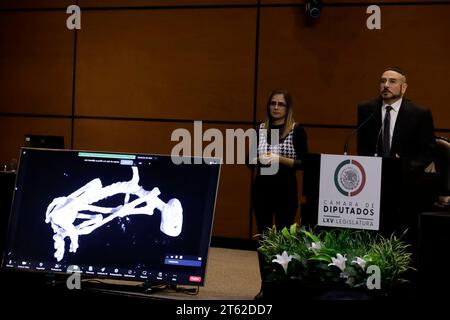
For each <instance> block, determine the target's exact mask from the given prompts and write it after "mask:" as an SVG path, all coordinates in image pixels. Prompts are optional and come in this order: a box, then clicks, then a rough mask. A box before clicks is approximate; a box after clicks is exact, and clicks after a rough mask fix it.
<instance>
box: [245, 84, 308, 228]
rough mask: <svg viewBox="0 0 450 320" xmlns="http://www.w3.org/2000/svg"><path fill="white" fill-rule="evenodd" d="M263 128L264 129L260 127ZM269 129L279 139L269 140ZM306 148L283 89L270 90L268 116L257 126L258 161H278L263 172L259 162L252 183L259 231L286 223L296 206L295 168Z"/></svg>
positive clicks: (280, 226) (305, 142)
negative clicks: (273, 168) (269, 171)
mask: <svg viewBox="0 0 450 320" xmlns="http://www.w3.org/2000/svg"><path fill="white" fill-rule="evenodd" d="M263 129H265V130H263ZM272 130H278V134H279V135H278V136H279V141H271V136H272V132H271V131H272ZM307 152H308V144H307V138H306V132H305V130H304V129H303V128H302V127H301V126H300V125H298V124H296V123H295V120H294V115H293V110H292V100H291V97H290V95H289V93H288V92H287V91H285V90H276V91H273V92H272V93H271V94H270V96H269V99H268V101H267V118H266V120H265V122H264V123H261V124H260V125H259V128H258V160H259V161H258V162H259V163H260V164H263V165H264V164H266V165H272V164H273V162H274V161H276V162H278V166H279V167H278V171H277V172H276V173H275V174H271V175H264V174H262V172H261V169H262V167H261V166H258V170H257V174H256V177H255V183H254V189H253V190H254V193H253V208H254V211H255V217H256V224H257V227H258V232H259V233H262V232H263V231H265V230H266V229H267V228H269V227H272V225H273V217H275V225H276V227H277V229H278V230H280V229H282V228H283V227H289V226H290V225H291V224H292V223H293V222H294V218H295V214H296V212H297V209H298V189H297V176H296V170H298V169H301V168H302V164H303V159H304V157H305V155H306V154H307Z"/></svg>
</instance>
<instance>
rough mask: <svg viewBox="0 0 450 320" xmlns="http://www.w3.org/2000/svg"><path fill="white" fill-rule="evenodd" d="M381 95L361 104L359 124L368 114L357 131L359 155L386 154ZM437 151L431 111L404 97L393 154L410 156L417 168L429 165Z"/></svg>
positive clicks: (393, 138)
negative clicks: (383, 151) (383, 150)
mask: <svg viewBox="0 0 450 320" xmlns="http://www.w3.org/2000/svg"><path fill="white" fill-rule="evenodd" d="M382 105H383V101H382V99H381V98H377V99H373V100H370V101H367V102H363V103H361V104H359V105H358V125H361V124H362V123H363V122H364V121H365V120H367V119H368V117H371V118H370V119H369V120H368V121H367V123H366V124H364V125H363V126H362V127H361V128H360V129H359V131H358V134H357V140H358V143H357V149H358V154H359V155H362V156H373V155H374V154H375V153H377V154H378V155H381V154H382V144H383V138H382V135H383V134H382V132H381V127H382V119H381V107H382ZM434 150H435V138H434V126H433V117H432V115H431V111H430V110H429V109H426V108H422V107H419V106H417V105H415V104H414V103H413V102H411V101H410V100H408V99H405V98H403V100H402V104H401V106H400V109H399V112H398V115H397V120H396V122H395V127H394V135H393V137H392V145H391V154H390V155H391V156H395V155H399V156H400V157H403V158H407V159H409V160H410V163H411V165H412V166H414V167H425V166H427V165H428V164H429V163H430V162H431V161H432V160H433V154H434Z"/></svg>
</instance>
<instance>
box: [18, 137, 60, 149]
mask: <svg viewBox="0 0 450 320" xmlns="http://www.w3.org/2000/svg"><path fill="white" fill-rule="evenodd" d="M25 147H30V148H49V149H64V137H63V136H44V135H38V134H26V135H25Z"/></svg>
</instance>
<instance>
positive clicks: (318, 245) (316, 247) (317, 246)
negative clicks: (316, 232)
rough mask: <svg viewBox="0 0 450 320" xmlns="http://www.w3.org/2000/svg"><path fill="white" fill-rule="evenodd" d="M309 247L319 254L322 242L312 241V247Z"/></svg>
mask: <svg viewBox="0 0 450 320" xmlns="http://www.w3.org/2000/svg"><path fill="white" fill-rule="evenodd" d="M309 249H311V250H312V251H313V252H314V254H315V255H317V251H319V250H320V249H322V243H320V242H312V243H311V247H309Z"/></svg>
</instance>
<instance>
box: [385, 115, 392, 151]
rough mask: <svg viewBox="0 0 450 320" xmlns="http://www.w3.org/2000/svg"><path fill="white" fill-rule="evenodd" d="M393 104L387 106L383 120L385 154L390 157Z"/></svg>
mask: <svg viewBox="0 0 450 320" xmlns="http://www.w3.org/2000/svg"><path fill="white" fill-rule="evenodd" d="M391 110H392V107H391V106H386V114H385V115H384V121H383V156H384V157H389V154H390V152H391V128H390V127H391V113H390V111H391Z"/></svg>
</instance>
